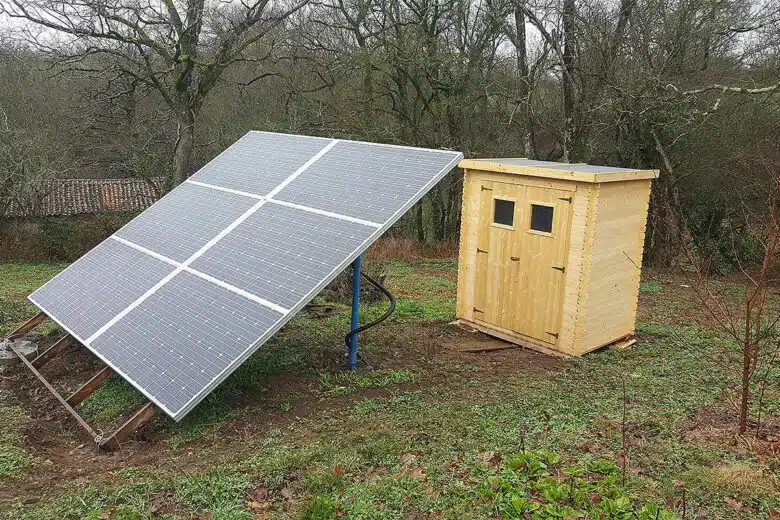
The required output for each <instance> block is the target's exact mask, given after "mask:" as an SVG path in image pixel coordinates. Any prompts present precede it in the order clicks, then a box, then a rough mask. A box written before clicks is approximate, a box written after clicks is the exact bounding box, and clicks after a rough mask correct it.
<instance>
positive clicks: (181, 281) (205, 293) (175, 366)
mask: <svg viewBox="0 0 780 520" xmlns="http://www.w3.org/2000/svg"><path fill="white" fill-rule="evenodd" d="M281 318H282V314H280V313H278V312H276V311H273V310H271V309H268V308H267V307H263V306H262V305H259V304H257V303H254V302H252V301H250V300H247V299H246V298H244V297H243V296H239V295H237V294H235V293H233V292H231V291H228V290H226V289H223V288H222V287H219V286H217V285H213V284H209V283H206V282H204V281H203V280H202V279H200V278H198V277H197V276H195V275H193V274H190V273H188V272H181V273H179V274H177V275H176V276H174V277H173V278H172V279H171V281H170V282H169V283H167V284H165V285H164V286H162V287H161V288H160V290H159V291H157V292H155V293H154V294H153V295H152V296H150V297H149V298H148V299H146V300H144V302H143V303H141V304H140V305H139V306H138V307H136V308H134V309H133V310H132V311H130V313H129V314H127V316H125V317H124V318H123V319H122V320H121V321H119V322H118V323H117V324H116V325H114V326H113V327H111V328H110V329H108V330H107V331H106V332H105V334H103V335H101V336H100V337H98V338H97V339H96V340H95V341H94V342H93V343H92V347H93V348H94V349H96V350H99V351H100V353H101V355H102V357H103V358H104V359H105V361H106V362H108V363H109V364H110V365H111V366H113V367H114V368H115V370H117V371H118V372H119V373H121V374H123V375H124V376H125V377H126V378H127V379H129V380H132V381H133V382H135V384H137V385H138V386H140V387H142V388H144V389H145V390H146V392H148V394H149V397H151V398H153V399H154V400H155V401H156V402H157V403H158V404H160V405H163V406H165V409H166V410H167V411H169V412H171V411H176V410H180V409H181V408H183V407H184V406H185V405H186V404H187V402H188V401H189V400H191V399H192V397H193V396H194V395H196V394H197V393H198V392H199V391H201V390H202V389H203V388H204V387H205V386H207V385H208V384H209V383H210V382H211V381H212V380H213V379H214V378H215V377H216V376H217V375H218V374H219V373H220V372H222V371H223V370H225V369H226V368H227V367H228V365H230V364H231V363H233V362H235V361H236V359H237V358H238V357H239V356H240V355H241V353H242V352H243V351H244V350H245V349H246V346H247V345H248V344H251V343H253V342H254V341H256V340H257V338H259V337H260V336H262V335H263V333H265V332H266V331H268V330H269V329H270V328H271V327H272V326H273V325H274V323H276V322H277V321H279V320H280V319H281Z"/></svg>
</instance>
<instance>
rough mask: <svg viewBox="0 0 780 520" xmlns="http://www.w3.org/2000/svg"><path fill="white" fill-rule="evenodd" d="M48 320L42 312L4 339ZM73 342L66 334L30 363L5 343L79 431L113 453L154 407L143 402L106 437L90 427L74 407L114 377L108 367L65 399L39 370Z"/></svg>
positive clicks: (149, 415)
mask: <svg viewBox="0 0 780 520" xmlns="http://www.w3.org/2000/svg"><path fill="white" fill-rule="evenodd" d="M48 319H49V317H48V316H47V315H46V314H45V313H43V312H41V313H38V314H37V315H35V316H33V317H32V318H30V319H29V320H27V321H26V322H25V323H24V324H23V325H22V326H20V327H19V328H18V329H16V330H15V331H13V332H12V333H11V334H9V335H8V338H7V339H9V340H13V339H17V338H19V337H21V336H23V335H24V334H26V333H28V332H30V331H31V330H33V329H34V328H35V327H37V326H38V325H40V324H41V323H44V322H46V321H47V320H48ZM73 343H77V342H76V340H75V338H73V336H71V335H70V334H65V335H64V336H63V337H61V338H60V339H58V340H57V341H56V342H55V343H54V344H53V345H52V346H51V347H49V348H48V349H47V350H46V351H44V352H43V353H41V354H39V355H38V357H36V358H35V359H33V360H32V361H29V360H28V359H27V358H26V357H24V355H23V354H22V353H21V352H20V351H19V350H18V349H17V348H16V347H15V346H14V343H13V341H9V342H8V347H9V348H10V349H11V351H12V352H13V353H14V354H16V356H17V357H19V359H21V360H22V363H24V364H25V366H26V367H27V368H28V369H29V370H30V372H32V373H33V375H35V377H37V378H38V379H39V380H40V382H41V383H43V386H44V387H46V389H47V390H48V391H49V392H50V393H51V394H52V395H53V396H54V398H55V399H57V401H59V403H60V404H61V405H62V407H63V408H65V410H67V412H68V413H69V414H70V415H71V416H72V417H73V418H74V419H75V420H76V422H77V423H78V424H79V426H81V427H82V429H83V430H84V431H86V432H87V433H88V434H89V436H90V437H91V438H92V440H93V441H95V443H96V444H97V445H98V447H99V448H100V449H103V450H106V451H116V450H118V449H119V448H120V447H121V445H122V443H123V442H124V441H126V440H127V439H128V438H129V437H130V436H131V435H132V434H133V432H135V431H136V430H137V429H138V428H140V427H141V426H143V425H144V424H146V423H148V422H149V421H150V420H151V419H152V417H153V416H154V413H155V411H156V408H155V407H154V405H153V404H152V403H146V404H145V405H143V406H142V407H141V408H140V409H139V410H138V411H137V412H136V413H135V414H134V415H133V416H132V417H131V418H130V419H128V420H127V421H126V422H125V423H124V424H123V425H122V426H120V427H119V428H117V429H116V430H115V431H113V432H112V433H111V434H109V435H104V434H103V432H102V430H99V429H98V430H96V429H95V428H93V427H92V426H90V424H89V423H87V421H85V420H84V418H83V417H81V415H79V413H78V411H76V409H75V408H74V406H77V405H78V404H79V403H81V402H82V401H84V399H86V398H87V397H89V396H90V395H92V394H93V393H94V392H95V390H97V389H98V388H100V386H101V385H102V384H103V383H105V382H106V381H107V380H108V379H109V378H110V377H111V376H112V375H114V371H113V370H112V369H111V368H110V367H108V366H106V367H104V368H103V369H102V370H100V371H99V372H98V373H97V374H95V375H94V376H92V378H91V379H90V380H89V381H87V382H86V383H84V385H82V386H81V388H79V389H78V390H76V391H75V392H73V394H71V395H70V397H68V398H65V397H63V396H62V394H60V393H59V392H58V391H57V389H56V388H54V386H53V385H52V384H51V383H50V382H49V380H47V379H46V377H44V376H43V374H41V373H40V371H39V370H38V369H40V368H41V367H43V366H44V365H45V364H46V363H48V362H49V361H51V360H52V359H54V358H56V357H57V356H58V355H60V354H61V353H62V352H64V351H65V349H66V348H67V347H68V346H69V345H71V344H73Z"/></svg>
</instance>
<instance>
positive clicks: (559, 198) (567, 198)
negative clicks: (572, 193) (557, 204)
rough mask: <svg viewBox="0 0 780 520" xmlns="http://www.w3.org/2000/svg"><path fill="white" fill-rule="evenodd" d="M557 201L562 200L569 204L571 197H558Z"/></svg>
mask: <svg viewBox="0 0 780 520" xmlns="http://www.w3.org/2000/svg"><path fill="white" fill-rule="evenodd" d="M558 200H563V201H566V202H571V197H558Z"/></svg>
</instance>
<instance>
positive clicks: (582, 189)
mask: <svg viewBox="0 0 780 520" xmlns="http://www.w3.org/2000/svg"><path fill="white" fill-rule="evenodd" d="M597 190H598V185H592V184H585V183H579V184H577V191H576V192H575V193H573V194H572V195H573V198H572V206H571V227H570V229H569V254H568V256H567V260H566V273H565V274H566V278H565V282H564V287H563V296H562V297H563V311H562V313H561V331H560V337H559V339H558V349H559V350H560V351H561V352H563V353H565V354H568V355H570V356H574V355H576V354H577V352H578V351H579V348H578V347H577V342H578V341H582V332H581V330H580V331H578V328H579V329H582V328H583V327H582V320H581V312H580V309H581V305H582V303H583V302H584V300H585V299H586V298H587V294H586V293H585V290H584V286H583V280H584V276H583V274H584V270H585V267H586V262H585V251H586V249H587V248H588V246H589V242H590V241H592V234H593V232H592V230H593V223H592V222H591V221H590V216H591V214H592V212H593V209H594V208H595V201H596V196H595V194H596V192H597Z"/></svg>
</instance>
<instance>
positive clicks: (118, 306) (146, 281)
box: [29, 240, 174, 340]
mask: <svg viewBox="0 0 780 520" xmlns="http://www.w3.org/2000/svg"><path fill="white" fill-rule="evenodd" d="M173 269H174V268H173V266H171V265H168V264H166V263H164V262H162V261H160V260H157V259H156V258H152V257H151V256H148V255H145V254H143V253H140V252H138V251H136V250H134V249H131V248H129V247H127V246H125V245H123V244H120V243H119V242H117V241H115V240H106V241H105V242H102V243H101V244H100V245H98V246H97V247H96V248H94V249H93V250H91V251H90V252H89V253H87V254H86V255H84V256H82V257H81V258H79V259H78V260H76V261H75V262H74V263H72V264H71V265H70V266H69V267H68V268H67V269H65V270H64V271H62V272H61V273H60V274H59V275H57V276H56V277H54V278H52V279H51V280H50V281H49V282H48V283H47V284H46V285H44V286H43V287H41V288H40V289H38V290H37V291H35V292H34V293H32V294H31V295H30V296H29V299H30V301H31V302H33V303H34V304H35V305H37V306H38V307H40V308H41V309H44V310H45V312H46V313H47V314H49V315H50V316H52V317H53V318H55V319H56V320H57V321H59V322H60V323H61V324H63V325H65V326H66V327H67V328H68V329H69V331H70V332H71V333H72V334H74V335H75V336H76V337H77V338H79V339H82V340H83V339H86V338H88V337H89V336H90V335H91V334H92V333H94V332H95V331H96V330H97V329H99V328H100V327H101V326H102V325H103V324H104V323H106V322H107V321H108V320H110V319H111V318H113V317H114V316H115V315H116V314H117V313H119V312H120V311H121V310H123V309H124V308H125V307H127V306H128V305H130V303H132V302H133V301H134V300H135V299H136V298H138V297H139V296H141V295H142V294H144V293H145V292H146V291H147V290H148V289H149V288H151V287H152V286H153V285H154V284H156V283H157V282H159V281H160V280H161V279H163V278H164V277H165V276H166V275H167V274H168V273H170V272H172V271H173Z"/></svg>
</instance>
